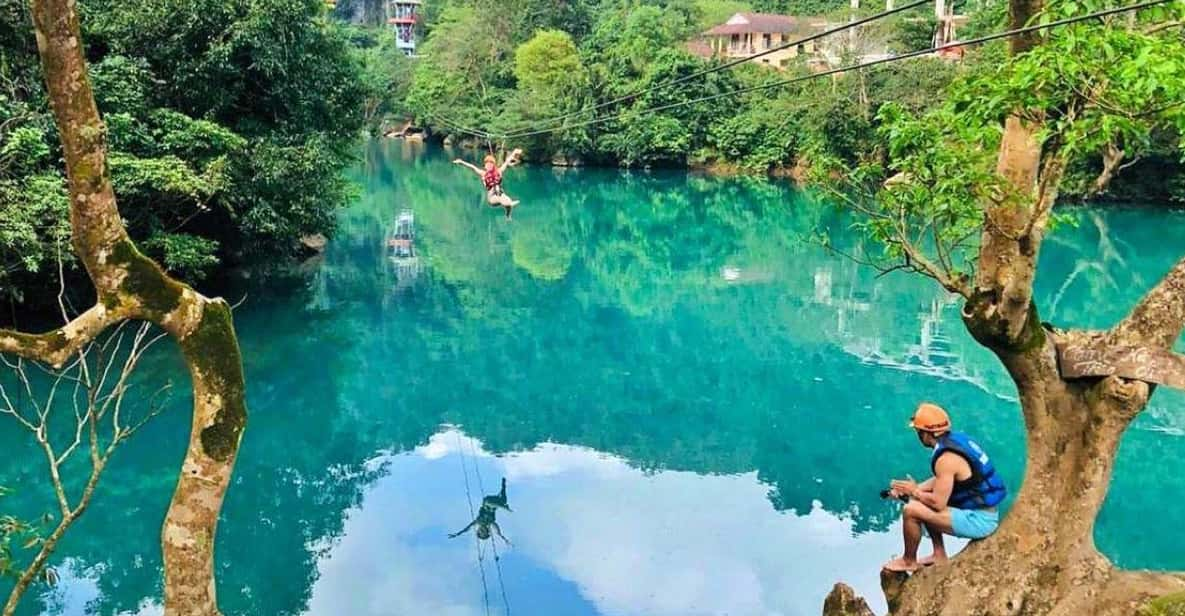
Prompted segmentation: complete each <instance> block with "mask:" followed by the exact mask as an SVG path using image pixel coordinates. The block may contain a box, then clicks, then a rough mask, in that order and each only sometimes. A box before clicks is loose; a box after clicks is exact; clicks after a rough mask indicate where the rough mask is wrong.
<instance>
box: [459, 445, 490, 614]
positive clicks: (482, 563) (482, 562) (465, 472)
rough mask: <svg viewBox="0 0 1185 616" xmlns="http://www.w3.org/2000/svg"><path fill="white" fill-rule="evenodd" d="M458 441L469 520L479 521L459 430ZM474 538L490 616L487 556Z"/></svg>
mask: <svg viewBox="0 0 1185 616" xmlns="http://www.w3.org/2000/svg"><path fill="white" fill-rule="evenodd" d="M453 436H455V437H456V439H457V453H459V454H461V473H462V474H463V475H465V500H467V501H469V518H470V519H472V520H476V519H477V513H476V512H474V510H473V495H472V494H471V493H470V490H469V468H468V467H467V466H465V448H464V446H463V445H461V432H460V431H459V430H458V431H456V432H454V433H453ZM474 468H476V466H474ZM473 538H474V540H475V541H476V542H477V568H478V569H479V570H480V571H481V595H482V598H483V599H484V600H485V606H486V616H490V589H489V586H488V585H487V584H486V566H485V554H484V553H482V550H481V538H479V537H478V536H477V533H476V532H474V533H473Z"/></svg>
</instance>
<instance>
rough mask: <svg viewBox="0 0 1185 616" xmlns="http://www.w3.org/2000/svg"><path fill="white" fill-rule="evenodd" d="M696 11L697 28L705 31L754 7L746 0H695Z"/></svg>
mask: <svg viewBox="0 0 1185 616" xmlns="http://www.w3.org/2000/svg"><path fill="white" fill-rule="evenodd" d="M695 11H696V14H697V18H698V20H697V21H696V28H697V29H698V30H700V31H703V30H708V29H711V28H712V27H714V26H718V25H720V24H722V23H724V22H726V21H728V19H729V18H730V17H732V16H733V15H736V14H737V13H749V12H752V11H753V7H752V6H751V5H750V4H749V3H748V2H745V1H744V0H695Z"/></svg>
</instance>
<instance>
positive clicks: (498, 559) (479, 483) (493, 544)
mask: <svg viewBox="0 0 1185 616" xmlns="http://www.w3.org/2000/svg"><path fill="white" fill-rule="evenodd" d="M469 452H470V454H471V455H470V456H469V459H470V460H472V462H473V472H474V474H475V475H477V489H478V490H480V491H481V493H482V494H485V493H486V489H485V487H484V486H483V485H482V481H481V468H480V467H479V466H478V465H477V449H476V448H475V447H474V445H473V440H472V439H471V440H470V441H469ZM501 534H502V533H501V532H499V533H498V535H499V536H501ZM490 546H491V547H493V549H494V566H495V567H496V568H497V569H498V586H500V587H501V588H502V605H504V606H506V614H507V616H510V600H509V599H507V598H506V583H505V582H504V581H503V580H502V558H501V557H500V556H499V555H498V540H497V539H496V538H494V536H492V535H491V536H490Z"/></svg>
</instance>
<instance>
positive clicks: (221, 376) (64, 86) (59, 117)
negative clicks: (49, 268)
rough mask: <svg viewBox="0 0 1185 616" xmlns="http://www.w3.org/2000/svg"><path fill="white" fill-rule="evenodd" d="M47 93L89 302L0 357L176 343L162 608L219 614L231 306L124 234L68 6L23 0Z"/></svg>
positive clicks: (231, 447) (237, 379)
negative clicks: (176, 465) (176, 457)
mask: <svg viewBox="0 0 1185 616" xmlns="http://www.w3.org/2000/svg"><path fill="white" fill-rule="evenodd" d="M32 9H33V11H32V13H33V21H34V29H35V32H36V35H37V47H38V50H39V52H40V55H41V62H42V66H43V68H44V72H45V81H46V89H47V91H48V93H49V98H50V103H51V106H52V108H53V112H54V120H55V122H56V124H57V127H58V131H59V133H60V135H61V139H62V147H63V151H64V154H65V159H66V174H67V179H68V181H69V189H70V221H71V225H72V229H73V244H74V249H75V251H76V252H77V254H78V256H79V258H80V260H81V261H82V263H83V265H84V266H85V268H86V270H87V273H88V274H89V275H90V278H91V280H92V282H93V283H94V285H95V291H96V294H97V296H98V302H97V303H96V305H95V306H94V307H92V308H91V309H89V310H87V311H86V312H84V313H83V314H82V315H80V316H79V317H77V318H76V319H75V320H74V321H72V322H71V323H69V324H67V325H66V326H64V327H62V328H61V329H58V330H55V331H53V332H49V333H45V334H25V333H19V332H9V331H0V352H3V353H14V354H17V355H20V356H22V357H27V358H30V359H36V360H39V361H44V362H47V363H50V364H54V365H60V364H61V363H62V362H64V361H65V360H66V359H67V358H69V357H70V356H71V355H72V354H73V353H75V352H76V351H77V350H78V349H80V348H81V347H82V346H83V345H85V344H86V343H87V342H88V341H90V340H93V339H94V337H95V336H96V335H98V334H99V333H100V332H102V331H103V330H104V329H105V328H107V327H109V326H111V325H113V324H114V323H117V322H119V321H121V320H125V319H137V320H144V321H150V322H152V323H155V324H156V325H158V326H160V327H161V328H162V329H164V330H165V331H167V332H168V333H169V334H171V335H172V337H173V338H174V339H175V340H176V341H177V342H178V344H179V345H180V347H181V350H182V353H183V355H184V357H185V361H186V364H187V365H188V366H189V372H190V376H191V378H192V380H193V394H194V403H193V423H192V430H191V433H190V440H189V447H188V449H187V451H186V455H185V460H184V463H183V464H182V468H181V473H180V478H179V480H178V482H177V489H176V491H175V492H174V494H173V500H172V502H171V504H170V506H169V511H168V514H167V515H166V517H165V521H164V526H163V529H162V533H161V535H162V536H161V543H162V551H163V554H164V561H165V613H166V614H169V615H193V616H210V615H215V614H218V613H219V612H218V606H217V602H216V599H215V583H214V538H215V531H216V527H217V522H218V513H219V511H220V510H221V507H222V499H223V496H224V495H225V493H226V488H227V486H228V485H229V484H230V476H231V470H232V468H233V465H234V459H235V454H236V453H237V452H238V447H239V441H240V438H241V435H242V430H243V427H244V424H245V422H246V417H247V410H246V405H245V402H244V384H243V371H242V362H241V358H240V353H239V347H238V342H237V340H236V338H235V332H234V325H233V324H232V321H231V314H230V307H229V306H227V304H226V303H225V302H224V301H222V300H220V299H208V298H206V297H203V296H202V295H200V294H199V293H197V292H195V291H194V290H193V289H191V288H189V287H187V286H185V285H184V284H182V283H180V282H178V281H176V280H173V279H172V278H170V277H169V276H168V275H167V274H165V273H164V271H162V270H161V268H160V267H159V266H158V265H157V264H156V263H155V262H153V261H152V260H151V259H148V258H147V257H145V256H144V255H142V254H141V253H140V252H139V251H138V250H137V249H136V246H135V245H134V244H133V243H132V241H131V240H130V239H129V238H128V235H127V232H126V230H125V229H124V226H123V221H122V219H121V218H120V216H119V211H118V208H117V207H116V201H115V193H114V191H113V190H112V186H111V179H110V176H109V173H108V169H107V151H106V127H105V126H104V124H103V122H102V121H101V119H100V117H99V113H98V110H97V108H96V106H95V100H94V95H93V92H92V91H91V86H90V80H89V78H88V75H87V67H86V60H85V58H84V56H83V45H82V40H81V35H80V29H79V23H78V14H77V12H76V10H75V9H76V4H75V2H74V0H32Z"/></svg>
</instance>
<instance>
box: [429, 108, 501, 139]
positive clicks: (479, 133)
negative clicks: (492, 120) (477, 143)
mask: <svg viewBox="0 0 1185 616" xmlns="http://www.w3.org/2000/svg"><path fill="white" fill-rule="evenodd" d="M424 115H426V116H428V117H429V118H431V119H435V120H437V121H439V122H440V123H441V124H444V125H445V126H447V127H449V128H451V129H453V130H456V131H458V132H461V133H464V134H468V135H471V136H474V137H478V138H481V139H492V138H494V137H496V136H497V135H495V134H494V133H489V132H486V131H484V130H481V129H478V128H469V127H468V126H465V125H464V124H461V123H460V122H457V121H455V120H450V119H449V118H446V117H444V116H442V115H439V114H435V113H425V114H424Z"/></svg>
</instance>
